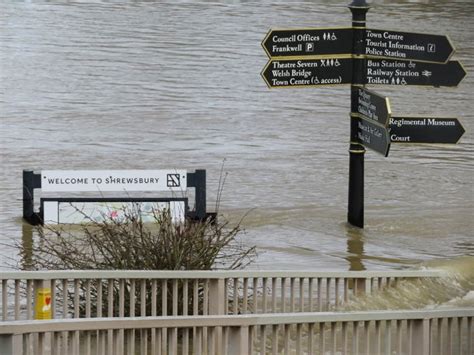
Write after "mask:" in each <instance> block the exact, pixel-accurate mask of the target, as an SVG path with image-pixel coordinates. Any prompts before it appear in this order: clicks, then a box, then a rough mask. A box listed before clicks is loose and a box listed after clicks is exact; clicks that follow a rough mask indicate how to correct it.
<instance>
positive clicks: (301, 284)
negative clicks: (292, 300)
mask: <svg viewBox="0 0 474 355" xmlns="http://www.w3.org/2000/svg"><path fill="white" fill-rule="evenodd" d="M299 281H300V300H299V305H300V312H304V278H303V277H300V280H299Z"/></svg>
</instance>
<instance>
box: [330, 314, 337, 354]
mask: <svg viewBox="0 0 474 355" xmlns="http://www.w3.org/2000/svg"><path fill="white" fill-rule="evenodd" d="M336 326H337V323H336V322H331V354H336V351H337V342H336V341H337V338H336V336H337V333H336Z"/></svg>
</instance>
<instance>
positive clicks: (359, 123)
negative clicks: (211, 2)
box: [261, 0, 466, 228]
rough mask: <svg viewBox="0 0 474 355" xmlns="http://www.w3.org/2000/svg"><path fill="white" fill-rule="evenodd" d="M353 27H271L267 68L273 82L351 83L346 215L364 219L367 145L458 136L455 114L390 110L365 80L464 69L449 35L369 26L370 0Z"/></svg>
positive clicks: (398, 81) (441, 81)
mask: <svg viewBox="0 0 474 355" xmlns="http://www.w3.org/2000/svg"><path fill="white" fill-rule="evenodd" d="M349 9H350V10H351V13H352V27H350V28H312V29H311V28H310V29H285V30H270V31H269V32H268V33H267V35H266V36H265V38H264V40H263V41H262V47H263V48H264V50H265V52H266V53H267V55H268V57H269V58H270V60H269V61H268V63H267V65H266V66H265V68H264V69H263V71H262V73H261V76H262V78H263V79H264V80H265V82H266V84H267V85H268V87H269V88H290V87H308V86H316V87H317V86H325V85H343V84H350V85H351V113H350V117H351V131H350V146H349V199H348V213H347V220H348V222H349V223H350V224H352V225H354V226H357V227H360V228H363V226H364V154H365V148H369V149H372V150H374V151H376V152H378V153H380V154H383V155H384V156H385V157H386V156H388V152H389V150H390V143H391V142H393V143H402V142H405V143H457V142H458V140H459V139H460V137H461V136H462V135H463V133H464V128H463V127H462V125H461V123H460V122H459V121H458V120H457V119H455V118H439V117H438V118H436V117H421V118H420V117H391V110H390V103H389V100H388V98H386V97H384V96H382V95H379V94H377V93H374V92H373V91H370V90H367V89H366V88H365V85H367V84H369V85H401V86H403V85H416V86H431V87H440V86H448V87H454V86H457V85H458V84H459V83H460V82H461V80H462V79H463V78H464V77H465V76H466V71H465V70H464V68H463V66H462V64H461V63H459V62H458V61H449V59H450V58H451V56H452V55H453V53H454V46H453V45H452V44H451V42H450V40H449V38H448V37H447V36H442V35H434V34H420V33H412V32H401V31H389V30H380V29H367V28H366V15H367V12H368V11H369V5H368V4H367V3H366V1H365V0H353V1H352V3H351V4H350V5H349Z"/></svg>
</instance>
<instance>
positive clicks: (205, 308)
mask: <svg viewBox="0 0 474 355" xmlns="http://www.w3.org/2000/svg"><path fill="white" fill-rule="evenodd" d="M203 282H204V290H203V293H204V295H203V301H204V303H203V305H202V309H203V314H204V315H206V316H207V315H208V314H209V279H205V280H204V281H203ZM206 332H207V329H203V334H204V337H206ZM204 345H206V344H205V343H204Z"/></svg>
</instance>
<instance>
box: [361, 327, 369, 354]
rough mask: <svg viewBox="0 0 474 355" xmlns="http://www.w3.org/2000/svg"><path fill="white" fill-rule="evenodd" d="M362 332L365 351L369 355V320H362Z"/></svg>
mask: <svg viewBox="0 0 474 355" xmlns="http://www.w3.org/2000/svg"><path fill="white" fill-rule="evenodd" d="M362 324H363V329H364V333H363V336H362V339H364V341H365V353H366V354H367V355H370V322H368V321H366V322H363V323H362Z"/></svg>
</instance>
